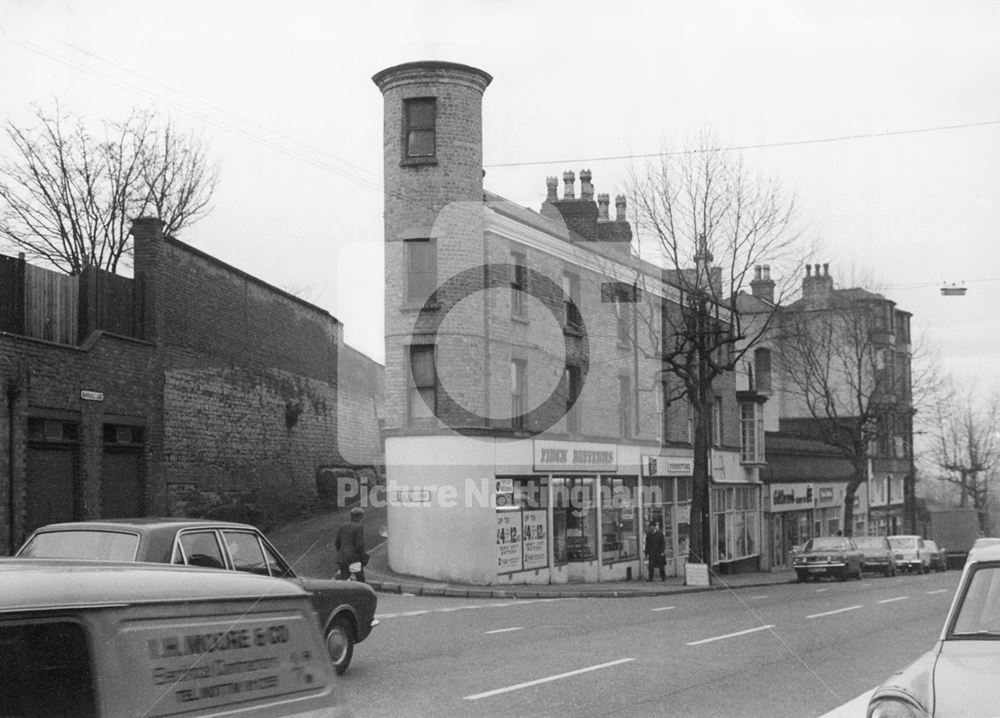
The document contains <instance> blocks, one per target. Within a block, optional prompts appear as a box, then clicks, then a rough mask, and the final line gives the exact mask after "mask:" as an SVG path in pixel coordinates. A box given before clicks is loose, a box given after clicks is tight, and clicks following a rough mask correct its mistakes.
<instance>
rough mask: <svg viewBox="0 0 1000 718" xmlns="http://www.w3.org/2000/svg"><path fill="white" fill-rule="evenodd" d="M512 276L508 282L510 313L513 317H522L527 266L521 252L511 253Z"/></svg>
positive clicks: (526, 286) (526, 287) (526, 283)
mask: <svg viewBox="0 0 1000 718" xmlns="http://www.w3.org/2000/svg"><path fill="white" fill-rule="evenodd" d="M510 256H511V263H512V264H513V265H514V276H513V277H511V280H510V289H511V292H510V313H511V316H514V317H523V316H524V293H525V292H526V291H527V289H528V266H527V264H526V263H525V257H524V255H523V254H522V253H521V252H511V255H510Z"/></svg>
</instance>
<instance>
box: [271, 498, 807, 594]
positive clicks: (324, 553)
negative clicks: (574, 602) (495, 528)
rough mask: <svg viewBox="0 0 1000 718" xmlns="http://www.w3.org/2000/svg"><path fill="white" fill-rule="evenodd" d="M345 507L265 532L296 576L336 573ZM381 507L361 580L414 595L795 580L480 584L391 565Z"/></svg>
mask: <svg viewBox="0 0 1000 718" xmlns="http://www.w3.org/2000/svg"><path fill="white" fill-rule="evenodd" d="M349 510H350V509H349V507H348V508H342V509H337V510H335V511H331V512H329V513H324V514H320V515H317V516H311V517H309V518H304V519H299V520H295V521H291V522H289V523H286V524H283V525H281V526H278V527H276V528H274V529H272V530H271V531H269V532H268V538H270V539H271V541H272V542H273V543H274V545H275V546H276V547H277V549H278V550H279V551H280V552H281V553H282V555H284V557H285V558H286V559H287V560H288V561H289V562H291V563H292V565H293V567H294V568H295V572H296V573H298V574H299V575H300V576H311V577H317V578H330V577H332V576H334V575H335V574H336V573H337V566H336V564H335V563H334V553H335V550H334V547H333V542H334V537H335V534H336V530H337V526H339V525H340V524H342V523H344V522H346V521H348V520H349ZM385 513H386V512H385V509H384V508H368V509H366V510H365V516H364V524H365V541H366V545H367V546H369V547H371V548H369V550H368V554H369V556H370V557H371V558H370V561H369V563H368V565H367V566H366V567H365V580H366V582H367V583H368V584H369V585H370V586H371V587H372V588H374V589H375V590H376V591H379V592H382V593H402V594H410V595H416V596H455V597H459V598H626V597H640V596H664V595H671V594H677V593H694V592H699V591H719V590H731V589H737V588H751V587H760V586H773V585H776V584H783V583H793V582H794V581H795V572H794V571H777V572H767V571H760V572H755V573H741V574H730V575H719V574H712V575H711V576H710V580H709V585H708V586H687V585H685V583H684V578H683V577H667V579H666V580H665V581H660V580H659V579H656V580H654V581H646V580H645V579H643V578H638V579H634V580H632V581H610V582H604V583H557V584H520V585H504V586H479V585H469V584H462V583H451V582H442V581H435V580H432V579H425V578H420V577H418V576H407V575H405V574H400V573H396V572H395V571H393V570H392V569H391V568H390V567H389V559H388V546H387V543H386V535H387V534H386V515H385Z"/></svg>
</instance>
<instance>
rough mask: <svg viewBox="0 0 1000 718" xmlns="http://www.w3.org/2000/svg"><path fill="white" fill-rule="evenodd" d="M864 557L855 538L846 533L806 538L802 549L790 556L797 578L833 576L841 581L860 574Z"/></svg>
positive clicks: (800, 579) (858, 576)
mask: <svg viewBox="0 0 1000 718" xmlns="http://www.w3.org/2000/svg"><path fill="white" fill-rule="evenodd" d="M863 560H864V557H863V556H862V553H861V551H860V550H859V549H858V547H857V546H855V545H854V541H852V540H851V539H849V538H847V537H846V536H817V537H816V538H811V539H809V540H808V541H806V544H805V546H803V547H802V551H801V552H800V553H799V554H797V555H796V556H795V558H794V559H792V565H793V566H794V567H795V575H796V576H797V577H798V580H799V581H806V580H808V579H810V578H817V579H818V578H820V577H821V576H832V577H834V578H839V579H840V580H841V581H845V580H847V578H848V577H849V576H850V577H854V578H857V579H860V578H861V566H862V562H863Z"/></svg>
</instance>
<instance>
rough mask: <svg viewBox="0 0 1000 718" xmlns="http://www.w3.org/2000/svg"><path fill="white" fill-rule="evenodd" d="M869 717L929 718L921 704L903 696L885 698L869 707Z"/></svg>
mask: <svg viewBox="0 0 1000 718" xmlns="http://www.w3.org/2000/svg"><path fill="white" fill-rule="evenodd" d="M868 718H929V716H928V714H927V712H926V711H925V710H924V709H923V708H921V707H920V706H918V705H916V704H914V703H910V702H909V701H905V700H903V699H901V698H883V699H881V700H879V701H877V702H876V703H873V704H872V705H871V706H869V708H868Z"/></svg>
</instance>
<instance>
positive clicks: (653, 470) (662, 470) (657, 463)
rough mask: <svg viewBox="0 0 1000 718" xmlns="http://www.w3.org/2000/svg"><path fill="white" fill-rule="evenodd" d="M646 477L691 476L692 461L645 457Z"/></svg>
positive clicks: (671, 457)
mask: <svg viewBox="0 0 1000 718" xmlns="http://www.w3.org/2000/svg"><path fill="white" fill-rule="evenodd" d="M644 458H645V461H644V462H643V463H645V465H646V476H691V475H692V474H694V459H693V458H691V457H682V456H646V457H644Z"/></svg>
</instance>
